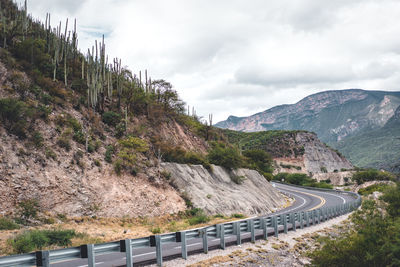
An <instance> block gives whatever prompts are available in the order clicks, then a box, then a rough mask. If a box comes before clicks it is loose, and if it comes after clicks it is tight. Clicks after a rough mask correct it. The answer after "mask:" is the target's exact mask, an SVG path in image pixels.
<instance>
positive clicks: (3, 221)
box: [0, 217, 20, 230]
mask: <svg viewBox="0 0 400 267" xmlns="http://www.w3.org/2000/svg"><path fill="white" fill-rule="evenodd" d="M19 228H20V227H19V225H18V224H16V223H15V222H14V221H13V220H11V219H8V218H6V217H0V230H14V229H19Z"/></svg>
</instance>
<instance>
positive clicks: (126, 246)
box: [119, 239, 133, 267]
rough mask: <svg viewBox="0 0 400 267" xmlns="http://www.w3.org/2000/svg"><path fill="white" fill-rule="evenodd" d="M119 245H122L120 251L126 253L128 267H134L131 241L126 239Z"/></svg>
mask: <svg viewBox="0 0 400 267" xmlns="http://www.w3.org/2000/svg"><path fill="white" fill-rule="evenodd" d="M119 243H120V251H121V252H125V257H126V267H133V259H132V244H131V240H130V239H125V240H121V241H119Z"/></svg>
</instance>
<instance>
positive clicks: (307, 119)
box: [216, 89, 400, 167]
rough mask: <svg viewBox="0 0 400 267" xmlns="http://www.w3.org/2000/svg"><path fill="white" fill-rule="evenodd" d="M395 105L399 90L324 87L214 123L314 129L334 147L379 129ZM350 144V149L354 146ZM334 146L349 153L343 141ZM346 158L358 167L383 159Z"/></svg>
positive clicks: (241, 127) (248, 129)
mask: <svg viewBox="0 0 400 267" xmlns="http://www.w3.org/2000/svg"><path fill="white" fill-rule="evenodd" d="M399 105H400V92H385V91H365V90H360V89H350V90H339V91H325V92H321V93H317V94H314V95H310V96H308V97H306V98H304V99H302V100H300V101H299V102H297V103H296V104H293V105H281V106H276V107H273V108H271V109H268V110H266V111H263V112H260V113H257V114H255V115H252V116H249V117H242V118H239V117H234V116H230V117H229V118H228V119H227V120H226V121H222V122H219V123H217V124H216V126H217V127H221V128H227V129H231V130H236V131H245V132H254V131H264V130H307V131H312V132H315V133H316V134H317V135H318V137H319V138H320V139H321V140H322V141H323V142H326V143H328V144H329V145H331V146H333V147H336V146H337V144H338V142H340V141H343V142H344V143H343V144H349V143H350V141H349V142H346V141H345V140H346V139H347V138H351V137H352V136H356V135H358V134H363V133H365V134H367V133H368V132H369V131H373V130H378V129H381V128H382V127H384V126H385V124H386V123H387V122H388V121H389V119H390V118H391V117H392V116H393V115H394V114H395V111H396V109H397V108H398V107H399ZM382 131H384V130H382ZM391 138H393V135H392V136H391ZM385 142H386V141H385ZM351 147H352V149H354V148H355V147H356V146H355V145H354V146H351ZM369 147H370V146H369ZM338 148H340V150H341V151H342V152H343V153H344V154H345V155H346V156H347V155H350V154H348V153H346V152H345V151H348V150H350V149H351V148H348V149H347V150H343V148H344V146H343V145H340V146H338ZM370 148H371V149H368V150H363V152H366V153H368V154H372V153H374V149H372V147H370ZM359 149H363V146H362V144H361V143H360V144H359V146H357V148H356V150H359ZM389 150H391V151H392V152H393V153H394V148H390V147H389ZM350 158H351V160H352V161H353V163H354V164H357V165H358V164H361V165H359V166H361V167H366V166H375V167H377V166H379V164H381V163H382V162H383V159H379V160H378V161H376V162H370V161H367V162H366V161H364V160H358V159H356V158H355V155H354V154H353V155H352V156H351V157H350Z"/></svg>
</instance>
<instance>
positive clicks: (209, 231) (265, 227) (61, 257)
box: [0, 185, 361, 267]
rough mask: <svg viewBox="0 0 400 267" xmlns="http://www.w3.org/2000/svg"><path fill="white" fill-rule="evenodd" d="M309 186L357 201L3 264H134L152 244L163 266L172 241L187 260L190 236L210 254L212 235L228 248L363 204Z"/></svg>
mask: <svg viewBox="0 0 400 267" xmlns="http://www.w3.org/2000/svg"><path fill="white" fill-rule="evenodd" d="M291 186H293V185H291ZM298 187H302V186H298ZM302 188H305V187H302ZM307 189H312V190H320V191H327V192H335V193H338V194H348V195H351V196H353V197H354V200H352V201H350V202H347V203H344V204H339V205H334V206H326V207H321V208H319V209H315V210H309V211H300V212H290V213H285V214H280V215H271V216H265V217H258V218H251V219H243V220H240V221H234V222H227V223H222V224H216V225H212V226H206V227H202V228H197V229H191V230H186V231H179V232H176V233H168V234H161V235H153V236H149V237H145V238H137V239H125V240H120V241H116V242H108V243H103V244H88V245H82V246H79V247H72V248H65V249H57V250H45V251H37V252H35V253H27V254H21V255H12V256H6V257H0V266H1V267H3V266H7V267H13V266H32V265H36V266H42V267H49V266H50V264H51V263H55V262H60V261H65V260H73V259H82V258H84V259H87V264H88V267H94V266H95V256H98V255H103V254H107V253H113V252H123V253H125V257H126V266H128V267H132V266H133V259H132V257H133V256H134V255H133V249H137V248H151V247H152V248H154V247H155V254H156V261H157V264H158V265H159V266H162V262H163V255H162V252H163V250H162V248H163V246H165V245H167V244H170V243H174V244H177V245H179V246H181V257H182V258H183V259H187V257H188V246H187V242H188V241H189V240H191V239H195V238H199V239H200V240H201V242H202V247H203V249H202V251H203V252H204V253H208V249H209V240H208V238H210V237H214V238H219V240H220V245H219V247H220V248H221V249H225V247H226V239H227V238H228V237H235V239H236V245H240V244H241V243H242V241H243V240H242V234H245V233H247V235H250V241H251V242H255V240H256V238H263V239H265V240H267V238H268V235H274V236H275V237H278V236H279V233H280V232H283V233H287V232H288V230H293V231H296V229H297V228H298V227H300V228H301V229H303V228H304V227H309V226H310V225H316V224H319V223H320V222H322V221H326V220H329V219H331V218H334V217H337V216H340V215H343V214H346V213H349V212H351V211H353V210H355V209H357V208H358V207H359V206H360V205H361V197H360V195H358V194H356V193H353V192H346V191H338V190H329V189H321V188H307ZM289 195H290V193H289Z"/></svg>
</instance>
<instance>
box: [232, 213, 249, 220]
mask: <svg viewBox="0 0 400 267" xmlns="http://www.w3.org/2000/svg"><path fill="white" fill-rule="evenodd" d="M232 217H233V218H237V219H243V218H245V217H246V216H244V215H243V214H241V213H234V214H232Z"/></svg>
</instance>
